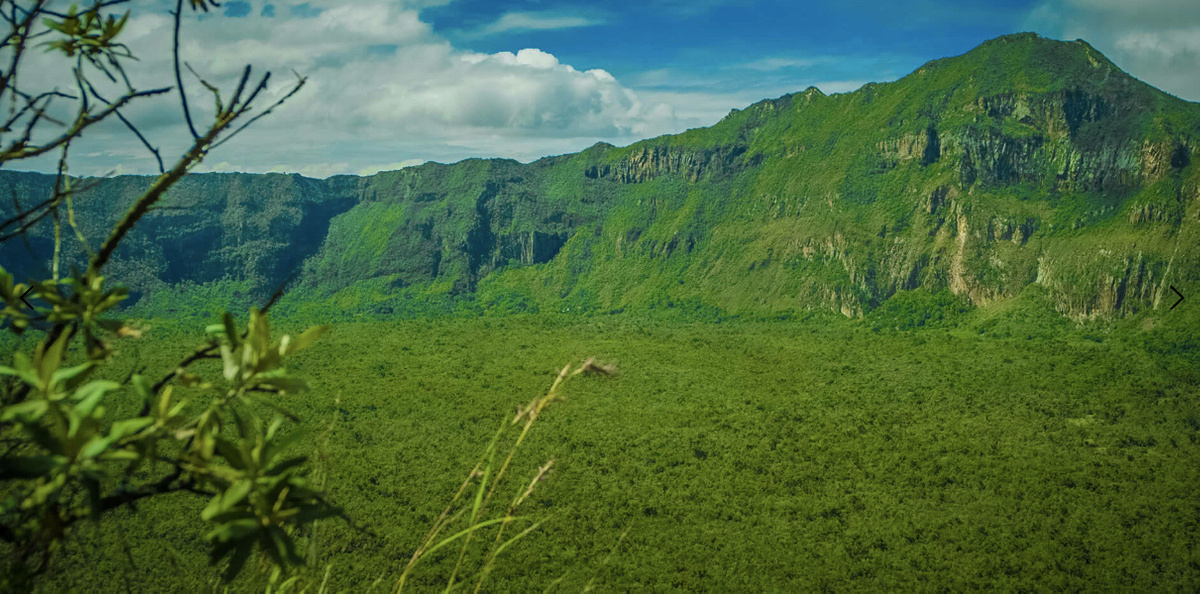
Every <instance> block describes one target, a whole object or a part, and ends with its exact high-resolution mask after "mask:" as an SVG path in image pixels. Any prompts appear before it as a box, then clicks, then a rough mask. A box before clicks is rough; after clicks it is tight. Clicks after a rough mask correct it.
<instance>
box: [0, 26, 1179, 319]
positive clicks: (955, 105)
mask: <svg viewBox="0 0 1200 594" xmlns="http://www.w3.org/2000/svg"><path fill="white" fill-rule="evenodd" d="M1198 151H1200V105H1197V104H1194V103H1188V102H1185V101H1181V100H1179V99H1176V98H1174V97H1171V96H1169V95H1166V94H1164V93H1161V92H1159V91H1157V90H1155V89H1153V88H1151V87H1149V86H1147V85H1144V84H1143V83H1141V82H1139V81H1137V80H1136V79H1133V78H1132V77H1129V76H1128V75H1126V74H1125V73H1123V72H1121V71H1120V70H1119V69H1117V68H1116V66H1114V65H1113V64H1111V62H1109V61H1108V60H1107V59H1105V58H1104V57H1103V56H1102V55H1100V54H1099V52H1096V51H1095V50H1094V48H1091V47H1090V46H1088V45H1087V44H1086V43H1083V42H1070V43H1064V42H1057V41H1051V40H1047V39H1042V38H1039V37H1037V36H1035V35H1029V34H1023V35H1015V36H1008V37H1004V38H1000V39H996V40H992V41H989V42H987V43H985V44H983V45H982V46H980V47H979V48H977V49H975V50H973V51H972V52H969V53H968V54H965V55H963V56H959V57H955V58H947V59H943V60H937V61H934V62H931V63H929V64H926V65H925V66H923V67H922V68H920V69H918V70H917V71H916V72H914V73H913V74H911V75H909V76H907V77H905V78H903V79H901V80H899V81H896V82H894V83H887V84H871V85H866V86H864V87H863V88H862V89H860V90H858V91H856V92H853V93H846V94H840V95H832V96H826V95H824V94H823V93H821V92H820V91H819V90H817V89H808V90H806V91H804V92H802V93H797V94H794V95H787V96H784V97H781V98H778V99H773V100H764V101H762V102H759V103H756V104H754V105H752V106H749V107H747V108H746V109H744V110H734V111H733V112H731V113H730V114H729V116H728V117H726V118H725V119H724V120H722V121H721V122H720V123H718V124H717V125H716V126H713V127H712V128H707V129H698V130H691V131H688V132H686V133H683V134H679V135H675V136H666V137H661V138H657V139H652V140H647V141H643V142H639V143H636V144H634V145H632V146H629V147H624V148H618V147H613V146H611V145H605V144H598V145H596V146H594V147H592V148H590V149H588V150H585V151H583V152H581V153H578V154H574V155H563V156H559V157H553V158H546V159H542V160H540V161H537V162H534V163H530V164H521V163H517V162H514V161H506V160H490V161H489V160H478V159H475V160H468V161H464V162H461V163H456V164H453V165H441V164H436V163H430V164H426V165H423V166H420V167H412V168H408V169H405V170H402V171H395V172H386V173H380V174H378V175H375V176H371V177H366V178H358V177H353V176H337V177H333V178H329V179H327V180H311V179H306V178H301V177H299V176H282V175H267V176H252V175H214V174H209V175H198V176H192V177H189V178H187V179H185V181H184V183H181V184H180V186H179V187H178V188H177V189H176V190H175V191H174V192H173V194H172V195H171V197H170V200H169V201H168V204H169V205H171V206H183V207H186V208H184V209H182V210H162V211H159V212H156V213H154V214H153V215H152V216H150V217H148V218H147V220H146V221H145V223H144V224H143V225H142V226H141V227H140V228H139V229H138V232H137V234H135V235H134V236H131V238H130V241H129V245H128V246H126V247H125V248H124V249H123V250H122V251H121V252H120V253H119V258H118V260H117V261H116V262H114V264H113V273H114V274H116V275H117V276H119V277H121V278H123V279H127V282H128V283H130V284H132V285H134V286H135V288H139V289H142V290H153V289H154V288H156V287H161V286H165V285H172V284H178V283H181V282H196V283H204V282H209V281H213V280H216V279H234V280H239V281H245V282H250V283H252V284H253V285H254V286H255V287H256V288H257V289H258V290H262V291H266V290H269V289H268V287H270V288H273V284H274V283H277V282H279V281H281V280H282V279H284V278H286V277H287V276H289V275H290V274H292V272H293V271H295V270H300V271H301V273H300V282H299V283H298V285H297V286H298V287H299V288H298V289H297V291H296V295H298V297H297V298H302V299H309V300H322V299H329V298H337V299H341V301H339V303H357V304H362V303H386V302H388V301H389V300H394V299H400V298H401V297H397V295H403V299H410V298H415V297H414V296H421V295H424V296H428V295H434V294H436V295H444V296H457V297H463V298H469V297H475V298H477V299H478V300H479V302H480V303H481V304H483V305H484V306H485V307H490V306H493V305H494V306H497V307H500V306H501V305H502V306H504V307H519V308H523V309H529V308H541V309H553V310H565V309H571V310H572V311H578V310H580V309H583V310H597V311H613V310H622V309H630V308H632V309H637V308H658V307H667V308H670V307H684V308H692V309H697V310H704V309H705V308H708V309H714V308H715V309H722V310H726V311H735V312H788V311H803V310H811V309H825V310H830V311H837V312H841V313H842V314H844V315H847V316H860V315H863V314H864V313H865V312H867V311H869V310H871V309H872V308H874V307H877V306H879V305H880V304H881V303H883V302H884V301H885V300H887V299H889V298H890V297H891V296H892V295H894V294H895V293H896V292H898V291H906V290H912V289H915V288H928V289H932V290H940V289H949V290H950V291H952V292H954V293H957V294H959V295H961V296H963V297H965V298H967V299H968V300H969V301H971V302H972V303H974V304H976V305H988V304H991V303H994V302H998V301H1004V300H1006V299H1010V298H1012V297H1015V296H1016V295H1018V294H1020V293H1021V292H1022V291H1023V290H1025V288H1026V287H1028V286H1029V285H1031V284H1037V285H1041V286H1042V287H1044V289H1045V291H1039V294H1043V293H1044V294H1047V295H1049V296H1050V298H1051V299H1052V300H1053V303H1054V305H1055V306H1056V307H1057V308H1058V310H1059V311H1060V312H1061V313H1063V314H1064V315H1069V316H1073V317H1079V318H1082V317H1096V316H1114V315H1127V314H1131V313H1135V312H1137V311H1141V310H1144V309H1148V308H1155V307H1160V306H1162V304H1163V296H1164V292H1166V293H1169V291H1168V288H1169V287H1170V286H1172V285H1174V286H1177V287H1189V286H1192V285H1193V284H1195V283H1196V282H1197V280H1200V279H1198V278H1197V274H1198V272H1197V271H1200V267H1197V264H1200V262H1197V261H1196V260H1197V257H1198V256H1197V254H1200V249H1197V248H1200V234H1198V233H1197V230H1198V229H1200V167H1197V165H1196V160H1197V157H1198V156H1200V155H1198ZM147 183H149V180H148V178H137V177H122V178H116V179H112V180H105V181H104V182H102V183H101V184H100V186H98V187H97V188H96V190H94V191H93V193H92V194H91V195H90V196H89V197H87V198H86V199H84V200H81V204H83V205H85V206H83V208H84V209H85V210H86V212H87V213H88V216H87V217H85V218H86V219H87V221H88V223H87V226H88V229H86V230H85V234H87V235H88V236H89V237H94V238H97V240H98V238H99V237H100V235H101V234H102V233H103V232H104V230H105V229H106V228H107V225H108V224H109V223H110V222H111V221H112V220H114V219H115V218H116V217H117V216H119V213H120V212H121V210H122V209H123V208H124V207H125V205H127V204H128V202H129V201H130V200H131V199H132V197H133V196H134V195H136V193H137V192H138V191H139V189H140V188H143V187H145V185H146V184H147ZM48 184H49V180H48V178H46V177H43V176H37V175H34V174H16V173H0V186H3V187H0V189H2V190H4V192H5V193H6V194H8V193H10V192H9V190H10V189H12V190H16V192H17V194H18V195H20V196H21V197H22V198H21V199H22V200H23V201H24V202H31V201H33V200H35V199H37V197H38V196H40V195H44V194H46V193H47V192H48V191H49V185H48ZM50 237H51V236H50V235H48V234H47V231H46V230H45V229H42V230H39V231H38V233H35V234H34V235H33V236H32V237H31V243H30V245H31V246H32V252H30V253H24V252H22V253H24V255H21V254H18V253H17V252H16V251H9V250H7V249H6V252H5V256H4V261H3V262H2V263H3V265H4V266H5V267H8V268H14V267H15V268H17V269H22V270H33V269H34V268H35V267H36V265H37V264H38V263H39V262H40V261H42V260H44V258H45V255H46V254H47V253H48V251H47V249H48V246H49V243H48V242H49V238H50ZM9 245H13V244H9ZM7 247H8V246H6V248H7ZM31 254H32V255H31ZM81 254H82V252H81V251H76V252H75V253H73V254H72V257H75V258H78V257H80V256H81ZM301 262H303V264H302V265H301ZM14 263H15V264H14ZM346 295H353V296H354V297H353V299H351V298H349V297H346V298H345V299H343V298H342V297H345V296H346ZM339 296H342V297H339Z"/></svg>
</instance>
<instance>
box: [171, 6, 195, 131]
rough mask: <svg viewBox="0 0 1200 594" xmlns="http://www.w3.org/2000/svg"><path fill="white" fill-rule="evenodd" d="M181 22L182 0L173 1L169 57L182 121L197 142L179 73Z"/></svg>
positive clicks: (185, 92) (181, 76) (181, 77)
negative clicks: (173, 23)
mask: <svg viewBox="0 0 1200 594" xmlns="http://www.w3.org/2000/svg"><path fill="white" fill-rule="evenodd" d="M182 22H183V0H176V1H175V37H174V48H173V49H172V51H171V55H172V56H173V58H174V61H175V88H177V89H178V90H179V100H180V102H182V103H183V119H185V120H187V125H188V130H189V131H190V132H191V133H192V139H193V140H199V139H200V134H198V133H197V132H196V125H195V124H193V123H192V111H191V110H190V109H188V100H187V91H185V90H184V88H183V75H182V74H180V72H179V27H180V26H181V25H182Z"/></svg>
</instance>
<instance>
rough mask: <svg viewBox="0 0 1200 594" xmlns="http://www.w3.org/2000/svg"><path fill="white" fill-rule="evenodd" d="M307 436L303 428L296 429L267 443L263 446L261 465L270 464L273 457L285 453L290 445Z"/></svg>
mask: <svg viewBox="0 0 1200 594" xmlns="http://www.w3.org/2000/svg"><path fill="white" fill-rule="evenodd" d="M307 434H308V432H307V431H306V430H305V429H304V428H303V427H296V428H295V429H292V430H291V431H289V432H288V434H287V435H284V436H283V437H280V438H279V439H276V440H274V441H270V442H267V443H266V445H264V446H263V454H262V456H263V457H262V461H263V464H264V465H266V464H270V462H271V460H272V459H273V458H274V457H275V456H278V455H279V454H280V453H282V452H285V451H287V449H288V448H290V447H292V444H294V443H296V442H297V441H299V440H300V439H301V438H303V437H304V436H305V435H307Z"/></svg>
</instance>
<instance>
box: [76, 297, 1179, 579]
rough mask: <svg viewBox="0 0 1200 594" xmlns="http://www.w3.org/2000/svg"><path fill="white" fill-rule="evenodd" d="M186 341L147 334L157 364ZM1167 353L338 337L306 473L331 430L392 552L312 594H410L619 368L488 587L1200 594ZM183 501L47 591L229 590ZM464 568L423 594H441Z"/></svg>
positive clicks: (307, 360)
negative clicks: (449, 539) (455, 502)
mask: <svg viewBox="0 0 1200 594" xmlns="http://www.w3.org/2000/svg"><path fill="white" fill-rule="evenodd" d="M182 336H185V335H184V334H182V333H180V332H179V331H173V330H167V329H162V330H161V331H158V332H156V331H155V330H152V331H151V332H150V333H149V336H148V338H147V339H145V341H143V343H142V344H141V346H140V347H138V348H139V351H140V353H139V357H140V364H141V365H149V366H150V368H151V369H154V368H156V367H155V366H156V365H157V366H158V367H162V366H164V365H169V361H172V360H177V359H178V356H179V355H181V354H182V353H184V352H186V350H187V349H188V348H189V346H190V345H191V344H192V343H194V342H196V341H198V340H199V335H195V336H194V337H190V338H189V340H186V341H183V342H180V340H179V339H180V337H182ZM156 341H158V342H156ZM176 343H179V344H176ZM166 345H169V346H166ZM176 347H178V350H179V352H178V353H176V352H174V351H173V350H172V349H176ZM1150 352H1151V351H1149V350H1147V349H1146V348H1143V347H1142V346H1139V345H1138V344H1136V343H1135V342H1133V341H1124V340H1100V341H1099V342H1097V341H1095V340H1087V339H1084V338H1079V337H1067V338H1053V339H1052V338H1043V339H1032V340H1026V339H1001V338H984V337H979V336H975V335H972V334H969V333H967V332H950V331H943V330H926V331H920V332H912V333H896V332H871V331H868V330H864V329H863V328H861V327H857V326H848V325H834V326H827V325H816V324H811V323H809V324H806V323H801V322H776V323H726V324H715V323H707V324H688V323H667V322H647V321H637V320H634V319H631V318H623V317H601V318H579V319H574V320H573V319H570V318H566V319H545V318H536V317H526V318H521V317H516V318H493V319H487V318H484V319H470V320H461V319H460V320H443V321H407V322H386V323H361V324H341V325H338V326H337V327H335V329H334V331H333V332H332V333H331V334H329V335H327V337H325V338H323V339H322V341H321V342H320V343H319V344H318V346H316V347H314V348H312V349H310V350H308V351H306V352H305V353H303V354H302V355H301V356H300V357H299V359H300V360H299V361H298V363H297V365H295V366H294V367H293V370H294V371H295V372H297V374H298V375H300V376H302V377H306V378H309V380H310V381H311V383H312V384H313V387H314V390H313V391H312V392H310V393H308V394H306V395H304V396H302V397H299V398H297V399H295V400H293V401H292V402H290V403H289V406H290V407H291V408H292V410H293V411H294V412H296V413H297V414H298V415H299V416H300V417H302V418H303V419H304V420H305V421H306V424H311V425H312V426H313V427H314V428H315V429H316V435H315V436H314V437H313V439H311V440H310V441H309V443H308V444H307V445H306V446H305V447H306V448H309V449H310V450H311V449H314V448H316V447H317V446H318V444H320V443H321V442H322V438H321V435H320V432H321V431H322V430H323V429H324V428H327V427H329V426H330V425H331V424H332V433H331V434H330V436H329V437H328V445H327V447H326V450H327V451H328V453H329V454H330V456H331V458H330V459H331V460H332V464H331V465H330V466H329V468H330V471H329V472H330V474H329V478H328V480H329V485H330V489H331V492H332V496H333V498H334V500H335V502H337V503H339V504H341V505H343V506H344V507H345V508H346V510H347V512H348V513H349V514H350V516H351V517H353V518H355V519H356V520H357V521H358V522H361V523H362V524H364V525H365V526H367V527H369V528H370V529H372V530H373V531H374V532H376V533H377V534H378V537H373V536H369V535H365V534H360V533H356V532H354V531H353V530H351V529H349V528H348V527H346V526H345V525H343V524H339V523H334V522H332V521H330V522H328V523H327V524H325V525H323V526H322V527H321V532H320V533H319V534H318V538H317V539H316V544H315V548H314V549H313V550H315V551H316V556H317V561H316V562H315V563H313V566H314V567H315V570H314V571H316V572H317V575H318V576H321V575H324V569H325V568H326V566H327V565H328V564H330V563H332V569H331V570H330V571H329V586H330V587H331V588H333V589H334V590H337V591H362V590H365V589H366V588H367V587H368V586H370V585H371V583H372V582H374V581H375V580H376V578H379V577H381V576H382V577H383V581H382V582H380V584H381V587H384V586H387V585H388V584H391V586H390V587H391V588H394V584H395V579H396V578H397V577H399V573H400V570H401V569H402V568H403V566H404V564H405V562H406V561H407V559H408V557H409V555H410V554H411V552H412V550H413V549H414V548H415V547H416V546H417V544H418V543H419V542H420V539H421V537H422V536H423V535H424V533H425V531H426V529H427V528H428V527H429V525H430V524H431V522H432V521H433V519H434V518H435V517H436V516H437V515H438V514H439V513H440V512H441V510H442V508H443V507H444V506H445V505H446V503H447V502H448V501H449V499H450V497H451V496H452V495H453V493H454V492H455V490H456V489H457V488H458V486H459V484H460V483H461V482H462V479H463V477H465V476H466V474H467V472H468V471H469V470H470V468H471V467H472V465H473V464H474V461H475V460H476V459H477V457H478V455H479V454H480V452H481V451H482V450H483V448H484V446H485V445H486V443H487V441H488V439H489V438H490V436H491V435H492V434H493V433H494V432H495V430H496V427H497V426H498V423H500V422H501V420H502V419H504V418H508V417H511V415H512V413H513V411H514V410H515V409H516V406H517V405H519V404H523V403H526V402H528V401H529V400H530V399H532V398H534V397H535V396H537V395H539V394H542V393H544V392H545V390H546V389H547V388H548V387H549V386H550V384H551V382H552V381H553V379H554V377H555V375H556V373H557V370H558V369H560V368H561V367H562V366H563V365H565V364H568V363H575V364H578V363H579V362H581V361H583V360H584V359H585V358H587V357H591V356H595V357H597V358H598V359H599V360H601V361H604V362H613V363H615V364H616V365H617V368H618V370H619V373H618V375H617V376H616V377H613V378H605V377H579V378H576V379H574V380H572V381H571V382H570V383H569V384H568V385H567V386H566V388H565V392H564V393H565V394H566V395H567V399H566V401H564V402H561V403H556V404H554V405H553V406H552V407H550V408H548V409H547V410H546V412H545V413H544V414H543V415H542V417H540V418H539V419H538V421H537V422H536V423H535V425H534V427H533V430H532V431H531V433H530V436H529V438H528V440H527V442H526V444H525V445H523V446H522V448H521V450H520V452H519V454H518V458H517V461H516V462H515V466H514V468H513V470H512V471H511V472H512V473H513V474H512V476H513V477H514V481H513V489H517V490H520V489H523V488H524V485H525V484H526V483H527V482H528V481H529V479H530V478H531V477H532V476H534V474H535V472H536V468H537V466H539V465H541V464H542V463H544V462H545V461H547V460H549V459H553V460H554V467H553V471H552V472H551V473H550V475H549V476H548V478H547V479H546V480H545V481H544V482H542V483H539V484H538V485H537V487H536V489H535V490H534V492H533V495H532V496H531V498H530V499H529V500H528V501H526V502H525V503H524V504H523V508H524V510H525V512H526V513H529V514H532V515H533V516H534V517H535V518H545V519H546V522H545V523H544V524H543V525H542V526H541V527H540V528H539V529H537V530H536V531H534V532H532V533H530V535H529V536H528V537H526V538H524V539H523V540H520V541H518V542H517V543H516V544H514V545H513V546H512V547H511V548H509V549H508V550H506V551H505V552H504V554H503V556H502V557H501V558H500V560H499V563H498V567H497V568H496V570H495V572H494V573H493V574H492V576H491V577H490V578H489V579H488V582H487V583H486V584H485V590H490V591H529V590H542V589H544V588H546V587H547V586H551V585H552V584H553V583H555V581H556V580H559V579H560V578H562V579H561V581H558V582H557V585H556V586H555V589H556V590H561V591H579V590H580V589H582V588H583V587H584V585H586V584H587V583H588V582H589V580H593V579H594V584H595V585H596V587H597V588H598V589H599V590H601V591H640V590H649V589H653V590H671V589H680V590H726V591H728V590H742V591H763V590H766V591H772V590H779V591H797V590H806V591H807V590H817V589H831V590H912V589H939V590H941V589H945V590H963V589H978V588H985V587H991V586H996V587H999V588H1002V589H1005V590H1017V589H1038V590H1042V589H1071V590H1075V589H1088V590H1091V589H1109V588H1116V589H1124V590H1138V591H1177V590H1192V589H1195V588H1196V587H1197V586H1198V585H1200V547H1198V545H1200V526H1198V521H1200V500H1197V495H1196V485H1198V484H1200V399H1198V398H1197V384H1196V376H1195V375H1194V373H1193V372H1192V371H1190V370H1189V369H1185V368H1183V367H1181V365H1180V364H1179V363H1178V360H1177V359H1168V358H1162V357H1159V356H1158V355H1151V354H1150ZM207 371H208V373H211V374H213V375H215V376H218V377H219V371H217V370H216V368H210V369H208V370H207ZM115 408H117V409H120V407H119V406H118V407H115ZM518 483H519V485H518ZM171 497H179V498H180V499H187V498H188V497H191V498H192V499H188V501H190V503H187V504H186V505H190V506H191V507H190V508H188V509H189V510H192V511H189V512H188V513H186V514H180V513H179V512H178V509H179V508H178V506H176V505H172V507H169V508H168V507H164V506H162V505H154V504H153V501H151V502H147V504H146V505H142V506H140V507H139V512H138V513H136V514H130V513H124V512H122V513H121V514H120V515H118V516H114V517H113V518H111V519H109V520H106V521H104V522H102V523H101V524H99V525H88V526H85V527H82V528H80V529H79V532H78V533H77V534H76V536H77V538H76V539H75V540H73V541H71V542H70V544H69V545H68V546H67V547H66V548H65V550H64V551H63V553H62V554H63V555H64V558H63V559H62V561H63V562H62V563H60V564H59V565H58V566H57V567H58V568H61V572H60V573H59V574H58V575H56V576H55V579H54V581H53V582H52V587H53V588H54V589H58V588H66V587H79V588H83V589H86V590H91V589H93V588H95V587H96V586H97V585H98V584H106V586H105V589H112V590H122V589H124V588H125V585H123V584H126V583H128V584H129V585H130V587H131V588H132V589H133V590H135V591H138V590H147V589H150V590H195V589H198V588H201V587H207V586H208V584H210V582H211V581H212V580H213V579H214V576H216V575H217V572H216V571H215V570H213V569H212V568H209V567H207V552H206V548H205V547H206V545H205V543H204V541H203V540H202V537H203V534H204V528H203V526H202V525H201V522H200V521H199V518H198V512H199V509H200V508H201V507H203V505H204V503H205V501H204V500H202V499H201V498H196V497H194V496H188V495H172V496H171ZM511 497H512V495H511V494H510V495H506V496H505V497H501V498H500V499H498V501H505V502H506V501H509V500H510V498H511ZM173 503H178V501H176V502H173ZM168 512H170V513H168ZM193 512H194V513H193ZM626 531H628V532H627V536H626V538H625V539H624V540H623V541H620V538H621V535H622V534H623V533H625V532H626ZM481 538H486V539H488V541H489V542H490V539H491V535H486V536H484V537H481ZM610 553H611V556H610ZM456 557H457V548H456V547H448V548H447V549H444V551H442V552H439V553H437V554H435V555H434V556H433V557H432V558H431V559H430V560H429V562H428V563H427V564H425V565H423V566H422V567H421V568H420V569H419V570H418V571H417V573H416V574H415V576H414V577H413V578H412V580H410V585H412V586H415V589H416V590H418V591H424V590H426V589H427V588H429V587H435V586H437V585H439V584H440V585H442V586H443V587H444V583H445V581H444V580H445V576H446V575H447V574H448V569H449V568H450V567H451V566H452V565H453V563H454V561H455V559H456ZM468 561H471V560H470V559H468ZM249 585H250V583H249V582H245V583H243V586H249ZM471 585H473V583H472V584H471Z"/></svg>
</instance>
